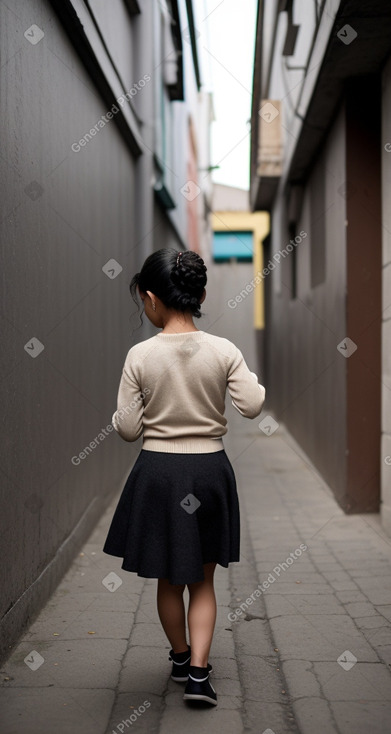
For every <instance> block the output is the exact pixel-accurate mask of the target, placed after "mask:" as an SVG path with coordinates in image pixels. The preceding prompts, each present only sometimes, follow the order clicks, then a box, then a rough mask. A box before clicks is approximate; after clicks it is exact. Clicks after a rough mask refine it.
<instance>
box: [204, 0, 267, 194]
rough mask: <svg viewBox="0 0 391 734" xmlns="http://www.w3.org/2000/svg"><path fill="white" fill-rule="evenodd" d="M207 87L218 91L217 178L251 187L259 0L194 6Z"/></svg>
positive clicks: (208, 0) (215, 130)
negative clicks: (250, 163)
mask: <svg viewBox="0 0 391 734" xmlns="http://www.w3.org/2000/svg"><path fill="white" fill-rule="evenodd" d="M193 7H194V9H195V14H196V19H195V25H196V28H197V31H198V33H199V34H200V35H199V37H198V51H199V54H200V66H201V74H202V83H203V88H204V89H205V90H206V91H212V92H213V105H214V112H215V117H216V122H214V123H212V150H211V163H212V165H219V166H220V168H219V169H217V170H215V171H213V181H215V182H216V183H222V184H226V185H227V186H238V187H239V188H242V189H248V187H249V158H250V123H249V120H250V115H251V86H252V76H253V65H254V42H255V23H256V7H257V1H256V0H240V2H238V0H196V2H195V3H194V4H193Z"/></svg>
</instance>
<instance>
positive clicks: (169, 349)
mask: <svg viewBox="0 0 391 734" xmlns="http://www.w3.org/2000/svg"><path fill="white" fill-rule="evenodd" d="M227 387H228V391H229V394H230V396H231V398H232V405H233V406H234V407H235V408H236V409H237V410H238V411H239V413H240V414H241V415H243V416H245V417H246V418H255V417H256V416H257V415H259V414H260V412H261V410H262V406H263V403H264V401H265V392H266V391H265V388H264V387H263V385H260V384H259V383H258V377H257V375H256V374H255V373H254V372H250V370H249V368H248V367H247V364H246V362H245V361H244V358H243V355H242V353H241V352H240V350H239V349H238V348H237V347H236V346H235V344H233V343H232V342H231V341H229V340H228V339H224V338H223V337H219V336H214V335H213V334H209V333H208V332H205V331H194V332H185V333H182V334H176V333H175V334H170V333H167V334H165V333H164V334H163V333H162V332H159V333H158V334H156V335H155V336H153V337H151V338H150V339H146V340H145V341H143V342H140V343H139V344H135V345H134V346H133V347H132V348H131V349H130V350H129V351H128V353H127V356H126V359H125V364H124V367H123V370H122V376H121V381H120V385H119V390H118V400H117V410H116V412H115V413H114V415H113V418H112V424H113V427H114V428H115V430H116V431H117V432H118V433H119V434H120V436H121V437H122V438H123V439H124V440H125V441H136V440H137V439H138V438H139V437H140V436H141V435H142V434H143V445H142V448H143V449H146V450H148V451H168V452H173V453H210V452H213V451H221V450H222V449H224V444H223V441H222V436H224V435H225V434H226V433H227V427H226V426H227V419H226V418H225V416H224V412H225V395H226V389H227Z"/></svg>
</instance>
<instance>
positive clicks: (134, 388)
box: [111, 350, 144, 441]
mask: <svg viewBox="0 0 391 734" xmlns="http://www.w3.org/2000/svg"><path fill="white" fill-rule="evenodd" d="M130 352H131V350H129V352H128V354H127V356H126V359H125V364H124V367H123V370H122V375H121V380H120V384H119V389H118V398H117V410H116V411H115V413H113V417H112V421H111V422H112V425H113V428H115V430H116V431H117V433H119V435H120V436H121V438H123V439H124V440H125V441H137V439H138V438H139V437H140V436H141V434H142V432H143V412H144V402H143V397H142V395H141V393H142V391H141V388H140V385H139V382H138V380H137V377H136V374H135V364H134V360H133V359H132V355H131V354H130Z"/></svg>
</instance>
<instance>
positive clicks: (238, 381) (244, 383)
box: [227, 347, 266, 418]
mask: <svg viewBox="0 0 391 734" xmlns="http://www.w3.org/2000/svg"><path fill="white" fill-rule="evenodd" d="M227 386H228V390H229V394H230V396H231V398H232V405H233V406H234V408H236V410H237V411H238V412H239V413H240V414H241V415H243V416H244V417H245V418H255V417H256V416H257V415H259V414H260V412H261V411H262V407H263V404H264V402H265V396H266V390H265V388H264V386H263V385H261V384H260V383H259V382H258V377H257V375H256V374H255V372H250V370H249V368H248V367H247V364H246V362H245V360H244V357H243V354H242V353H241V351H240V350H239V349H238V348H237V347H236V352H235V355H234V357H233V360H232V361H231V363H230V367H229V371H228V376H227Z"/></svg>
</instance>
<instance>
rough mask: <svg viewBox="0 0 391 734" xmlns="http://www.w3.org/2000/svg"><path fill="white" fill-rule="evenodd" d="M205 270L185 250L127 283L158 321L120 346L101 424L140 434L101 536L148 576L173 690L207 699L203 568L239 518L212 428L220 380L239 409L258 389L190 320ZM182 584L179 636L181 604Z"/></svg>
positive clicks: (234, 358)
mask: <svg viewBox="0 0 391 734" xmlns="http://www.w3.org/2000/svg"><path fill="white" fill-rule="evenodd" d="M206 280H207V278H206V267H205V264H204V261H203V260H202V258H201V257H200V256H199V255H198V254H197V253H196V252H192V251H186V252H179V253H178V252H177V251H176V250H175V249H172V248H170V249H168V248H167V249H162V250H158V251H157V252H154V253H153V254H152V255H150V256H149V257H148V258H147V259H146V261H145V263H144V265H143V267H142V269H141V271H140V273H136V275H135V276H134V277H133V279H132V281H131V283H130V291H131V294H132V297H133V299H134V300H135V302H136V303H137V300H136V298H135V293H136V289H137V288H138V291H139V295H140V297H141V299H142V301H143V302H144V308H145V313H146V314H147V317H148V318H149V320H150V321H151V322H152V323H153V325H154V326H156V327H158V328H159V329H162V330H161V331H159V332H158V333H157V334H156V335H155V336H153V337H151V338H150V339H146V340H145V341H143V342H140V343H139V344H136V345H134V346H133V347H132V348H131V349H130V350H129V351H128V353H127V356H126V359H125V364H124V368H123V371H122V376H121V381H120V385H119V391H118V403H117V410H116V412H115V413H114V415H113V418H112V422H113V426H114V428H115V430H116V431H117V432H118V433H119V435H120V436H121V437H122V438H123V439H124V440H125V441H136V440H137V439H138V438H139V437H140V436H141V435H143V444H142V449H141V451H140V454H139V455H138V457H137V460H136V462H135V464H134V466H133V469H132V471H131V472H130V474H129V477H128V479H127V481H126V484H125V487H124V489H123V492H122V495H121V497H120V500H119V502H118V505H117V508H116V510H115V513H114V516H113V519H112V522H111V526H110V529H109V532H108V535H107V538H106V542H105V545H104V548H103V550H104V552H105V553H108V554H110V555H113V556H119V557H121V558H123V563H122V568H123V569H124V570H126V571H133V572H136V573H137V574H138V575H139V576H143V577H145V578H156V579H158V583H157V610H158V615H159V618H160V621H161V623H162V626H163V629H164V631H165V634H166V635H167V638H168V640H169V642H170V645H171V647H172V649H171V650H170V656H169V660H171V661H172V663H173V665H172V674H171V677H172V678H173V680H175V681H178V682H186V687H185V692H184V696H183V698H184V699H185V700H187V699H195V700H201V701H207V702H208V703H210V704H212V705H216V703H217V696H216V692H215V690H214V688H213V686H212V685H211V683H210V681H209V673H210V672H211V671H212V666H211V665H210V664H209V663H208V656H209V651H210V647H211V644H212V636H213V631H214V627H215V622H216V598H215V592H214V586H213V574H214V570H215V567H216V564H217V563H218V564H219V565H221V566H224V567H225V568H227V567H228V564H229V563H231V562H236V561H239V545H240V515H239V503H238V496H237V489H236V480H235V475H234V471H233V468H232V466H231V463H230V461H229V459H228V456H227V454H226V453H225V449H224V444H223V441H222V436H223V435H224V434H225V433H227V428H226V425H227V420H226V418H225V417H224V412H225V395H226V389H227V387H228V390H229V394H230V396H231V399H232V404H233V405H234V407H235V408H236V409H237V410H238V411H239V413H241V415H243V416H245V417H247V418H255V417H256V416H257V415H259V414H260V412H261V410H262V406H263V403H264V400H265V388H264V387H263V386H262V385H260V384H258V378H257V375H256V374H255V373H254V372H250V371H249V369H248V367H247V365H246V363H245V361H244V358H243V355H242V353H241V352H240V351H239V349H238V348H237V347H236V346H235V345H234V344H233V343H232V342H231V341H229V340H228V339H225V338H222V337H219V336H214V335H213V334H209V333H208V332H205V331H201V330H199V329H197V328H196V327H195V326H194V323H193V316H195V317H196V318H199V317H200V316H201V312H200V304H201V303H203V301H204V300H205V297H206V291H205V285H206ZM185 586H187V587H188V590H189V608H188V615H187V622H188V628H189V637H190V645H188V644H187V640H186V616H185V607H184V602H183V591H184V589H185Z"/></svg>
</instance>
